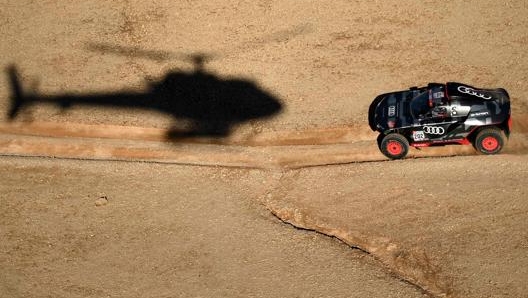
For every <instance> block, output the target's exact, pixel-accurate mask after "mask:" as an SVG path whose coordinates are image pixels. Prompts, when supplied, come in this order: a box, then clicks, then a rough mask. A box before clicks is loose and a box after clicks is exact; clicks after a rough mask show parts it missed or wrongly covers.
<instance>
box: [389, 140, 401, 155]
mask: <svg viewBox="0 0 528 298" xmlns="http://www.w3.org/2000/svg"><path fill="white" fill-rule="evenodd" d="M387 151H388V152H389V153H390V154H391V155H399V154H401V153H402V151H403V146H402V144H401V143H400V142H398V141H389V142H388V143H387Z"/></svg>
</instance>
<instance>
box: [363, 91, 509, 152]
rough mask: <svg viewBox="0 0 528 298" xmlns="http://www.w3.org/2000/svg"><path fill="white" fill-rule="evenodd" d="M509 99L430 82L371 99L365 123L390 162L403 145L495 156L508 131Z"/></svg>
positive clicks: (505, 95)
mask: <svg viewBox="0 0 528 298" xmlns="http://www.w3.org/2000/svg"><path fill="white" fill-rule="evenodd" d="M511 124H512V121H511V109H510V98H509V95H508V92H507V91H506V90H505V89H502V88H499V89H481V88H475V87H471V86H469V85H466V84H461V83H454V82H448V83H446V84H440V83H430V84H428V85H427V86H425V87H412V88H410V89H408V90H403V91H397V92H390V93H385V94H381V95H379V96H377V97H376V98H375V99H374V101H373V102H372V104H371V105H370V108H369V125H370V128H371V129H372V130H373V131H378V132H379V133H380V134H379V136H378V147H379V149H380V151H381V152H382V153H383V154H384V155H385V156H387V157H388V158H390V159H400V158H403V157H405V156H406V155H407V153H408V151H409V147H410V146H412V147H415V148H421V147H429V146H438V145H450V144H459V145H469V144H473V146H474V147H475V149H476V150H477V151H479V152H481V153H483V154H496V153H499V152H500V151H501V150H502V148H503V146H504V143H505V139H506V138H508V137H509V135H510V132H511Z"/></svg>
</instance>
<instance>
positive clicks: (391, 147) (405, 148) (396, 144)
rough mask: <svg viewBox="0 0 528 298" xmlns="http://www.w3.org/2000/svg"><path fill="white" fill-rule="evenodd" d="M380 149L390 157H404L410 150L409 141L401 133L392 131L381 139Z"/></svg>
mask: <svg viewBox="0 0 528 298" xmlns="http://www.w3.org/2000/svg"><path fill="white" fill-rule="evenodd" d="M380 151H381V153H383V155H385V156H387V157H388V158H390V159H400V158H404V157H405V156H406V155H407V153H408V152H409V141H407V139H406V138H405V137H404V136H402V135H401V134H397V133H391V134H389V135H386V136H385V137H384V138H383V139H382V140H381V143H380Z"/></svg>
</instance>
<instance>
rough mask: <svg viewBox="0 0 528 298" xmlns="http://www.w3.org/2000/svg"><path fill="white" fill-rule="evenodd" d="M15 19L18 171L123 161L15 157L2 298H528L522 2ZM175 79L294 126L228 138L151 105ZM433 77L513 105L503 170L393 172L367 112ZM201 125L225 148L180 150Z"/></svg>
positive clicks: (269, 6) (440, 161)
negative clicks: (225, 94) (503, 97)
mask: <svg viewBox="0 0 528 298" xmlns="http://www.w3.org/2000/svg"><path fill="white" fill-rule="evenodd" d="M2 7H3V8H5V9H3V10H2V11H0V17H1V18H0V26H1V28H2V33H3V34H2V37H1V38H2V40H1V41H2V42H1V43H0V54H1V57H0V59H1V60H0V61H1V63H2V66H4V67H8V66H11V67H13V66H14V67H15V68H16V69H17V70H18V71H19V73H20V77H19V78H18V79H19V80H20V81H19V83H20V84H21V85H20V87H21V89H20V90H19V91H20V92H22V93H23V95H25V96H26V97H27V98H34V99H35V101H34V102H32V103H30V104H27V103H26V105H24V106H23V107H22V108H21V109H20V111H19V113H18V114H17V115H16V117H15V119H11V120H10V121H8V117H7V116H6V115H8V112H9V111H10V109H11V105H12V102H11V101H10V99H12V98H13V94H14V93H16V92H15V91H17V90H16V88H14V87H16V86H14V84H13V80H11V81H10V80H5V81H4V83H2V84H0V110H1V111H5V112H6V113H1V116H0V120H1V121H2V122H3V123H2V124H1V125H0V150H1V153H2V154H7V155H29V156H43V155H45V156H56V157H71V158H80V159H86V158H88V159H102V160H107V161H91V162H90V161H79V160H77V161H74V160H65V159H60V158H59V159H46V158H45V159H33V158H29V159H27V158H13V157H1V158H2V161H3V162H2V165H1V169H0V170H1V171H2V176H3V177H4V179H3V181H5V183H3V184H1V186H0V192H1V193H2V196H1V201H0V203H1V204H2V207H1V208H0V214H1V216H2V217H1V222H0V227H1V229H0V237H1V239H2V240H5V241H2V246H1V249H2V250H1V252H2V254H1V256H2V258H1V259H0V264H1V265H2V266H1V267H2V269H1V270H0V279H1V280H4V281H6V282H5V283H2V284H1V285H0V296H6V297H13V296H14V297H17V296H19V297H27V296H33V297H39V296H46V295H48V296H56V297H61V296H62V297H100V296H105V295H106V296H111V297H130V296H136V297H141V296H154V297H173V296H180V297H188V296H229V297H232V296H239V297H247V296H260V297H267V296H272V295H273V296H286V297H293V296H302V297H314V296H328V297H350V296H353V297H365V296H369V297H419V296H421V295H422V294H421V292H420V291H419V290H418V289H419V288H421V289H423V290H425V291H426V292H427V293H429V294H431V295H437V296H443V295H448V296H452V297H524V296H526V294H525V293H526V292H527V290H528V289H527V288H526V285H525V278H524V276H526V274H527V272H525V271H526V269H525V268H527V265H528V264H526V261H527V259H526V251H527V246H526V241H527V239H528V236H527V234H526V231H527V227H526V223H527V222H528V221H527V214H528V207H527V205H526V197H527V189H526V186H525V184H526V183H525V182H526V181H527V179H528V177H527V170H526V169H527V159H526V156H527V155H526V153H527V148H528V145H527V138H526V132H527V131H528V129H527V128H528V121H527V120H526V119H527V118H526V115H527V114H528V101H527V98H528V89H527V88H526V84H525V82H526V81H528V76H527V74H528V58H527V56H526V47H527V46H528V29H527V28H528V19H527V18H526V15H527V14H528V6H527V4H526V3H525V2H524V1H506V2H496V1H488V0H486V1H477V0H470V1H464V2H460V3H458V2H456V3H445V1H440V0H432V1H413V0H404V1H398V2H397V3H396V2H394V3H391V2H386V1H385V2H381V1H374V2H368V3H366V2H365V3H361V2H354V1H336V2H332V3H319V2H317V3H316V2H313V3H311V2H310V3H300V2H298V1H273V0H272V1H248V2H245V1H222V2H219V3H216V2H210V1H194V2H190V1H182V2H178V3H173V2H170V1H163V0H160V1H153V2H149V3H145V2H142V1H126V0H124V1H112V2H108V3H105V2H101V1H86V2H83V3H59V2H38V3H34V2H32V1H16V2H11V3H3V4H2ZM5 77H6V78H9V72H7V71H6V76H5ZM174 78H177V79H178V78H179V79H182V78H183V79H185V80H187V79H191V81H192V80H194V81H199V83H200V82H201V83H203V82H212V83H214V84H213V86H217V87H220V88H216V87H214V88H212V87H211V88H209V90H208V92H209V94H217V93H219V92H218V91H219V90H224V89H222V88H228V89H229V90H231V91H233V90H232V89H233V86H238V87H237V88H239V89H243V90H234V91H233V94H237V92H239V91H244V92H248V91H249V92H250V93H251V94H257V95H260V96H261V98H264V99H266V100H268V101H270V100H276V101H278V102H280V104H281V110H280V112H279V113H276V114H273V115H266V117H256V116H255V115H257V114H258V113H252V114H247V115H242V117H239V118H236V119H223V120H222V121H219V122H217V121H216V119H214V117H207V118H203V117H201V115H199V113H197V108H196V106H193V104H192V103H191V102H188V101H185V100H187V99H184V98H183V97H178V98H177V100H182V101H181V102H178V103H177V104H175V106H177V107H178V109H171V108H165V109H159V108H158V107H157V106H152V105H150V106H149V105H145V104H144V101H145V100H146V101H147V102H148V100H151V99H152V100H154V99H156V98H158V99H159V98H162V99H163V98H166V97H167V95H173V94H172V93H168V92H167V91H163V90H166V89H168V90H172V89H171V88H173V87H174V85H175V84H172V83H171V82H174V80H175V79H174ZM176 81H177V80H176ZM430 81H439V82H443V81H462V82H466V83H469V84H472V85H475V86H482V87H504V88H506V89H507V90H508V91H509V93H510V95H511V98H512V113H513V116H514V121H515V123H514V129H515V131H514V134H513V135H512V139H511V140H510V142H509V144H508V145H507V147H506V150H505V152H504V154H502V155H498V156H492V157H485V156H479V155H474V153H473V151H472V149H471V148H469V147H456V146H455V147H446V148H428V149H425V150H423V151H416V150H415V151H413V152H412V154H411V157H412V156H415V157H421V156H453V155H464V156H458V157H449V158H420V159H408V160H405V161H398V162H386V161H384V160H385V159H384V158H383V157H382V155H381V154H380V153H379V152H378V150H377V148H376V146H375V138H376V135H375V134H373V133H372V132H370V131H369V130H368V127H367V126H366V111H367V108H368V105H369V103H370V101H371V100H372V99H373V98H374V96H375V95H377V94H379V93H381V92H386V91H391V90H398V89H403V88H407V87H409V86H413V85H421V84H425V83H427V82H430ZM185 82H190V81H185ZM193 84H194V83H193ZM176 85H177V84H176ZM152 86H154V87H152ZM155 86H158V87H155ZM241 86H242V87H243V88H241ZM235 89H236V88H235ZM160 90H161V91H160ZM244 92H239V93H244ZM129 97H130V98H136V99H138V100H137V101H136V102H132V103H128V102H127V101H126V99H127V98H129ZM190 97H192V98H200V96H199V94H192V93H191V94H190ZM123 99H125V102H124V103H123V102H118V100H123ZM105 100H106V101H107V102H105ZM109 102H111V103H112V104H109ZM210 104H211V105H215V104H217V103H215V102H210ZM226 104H227V103H226ZM169 107H172V106H169ZM199 107H200V108H203V107H204V106H203V105H202V106H199ZM241 107H242V105H241V106H240V109H241V110H243V109H242V108H241ZM205 108H207V105H206V106H205ZM247 108H252V107H251V106H247ZM224 116H225V115H224ZM244 116H245V118H244ZM186 117H187V118H186ZM252 117H253V118H252ZM189 119H190V120H189ZM193 126H196V127H199V128H201V129H203V128H204V127H205V128H206V129H210V127H211V126H213V129H217V130H218V131H222V132H224V131H225V132H227V135H226V136H223V137H217V138H203V137H202V138H187V137H181V136H185V135H186V129H188V128H189V127H191V128H193ZM168 131H176V132H182V131H183V133H182V134H180V136H179V137H178V138H176V139H172V140H171V142H165V140H166V137H167V135H168V133H167V132H168ZM109 159H110V160H112V159H125V160H139V161H155V162H161V163H168V164H150V163H136V162H134V163H120V162H115V161H108V160H109ZM358 161H370V162H368V163H357V162H358ZM170 163H180V164H187V165H208V166H214V167H205V168H204V167H200V166H198V167H189V166H181V165H180V166H177V165H171V164H170ZM343 163H344V164H346V165H333V164H343ZM331 165H333V166H331ZM221 166H227V167H228V168H222V167H221ZM307 166H308V167H310V168H304V167H307ZM314 166H317V167H314ZM241 168H242V169H241ZM424 179H426V181H427V183H424V182H423V181H424ZM103 195H105V196H108V197H109V201H108V204H107V205H105V206H100V207H95V201H96V200H97V198H99V197H100V196H103ZM266 208H267V209H268V211H265V209H266ZM270 211H271V213H274V214H276V215H277V216H279V217H280V218H281V219H283V220H285V221H287V222H290V223H292V224H293V225H296V226H299V227H302V228H305V229H313V230H318V231H320V232H322V233H325V234H329V235H332V236H336V237H338V238H340V239H341V240H342V241H344V242H345V243H347V244H348V245H349V246H352V247H358V248H360V249H361V250H363V251H365V252H368V253H370V256H365V254H363V253H361V252H358V251H356V250H351V249H350V248H349V247H348V246H345V245H342V244H340V243H339V242H338V241H333V240H329V239H327V238H325V237H320V236H318V235H317V234H314V233H310V232H306V231H303V230H295V229H291V228H288V226H285V225H283V224H280V223H279V222H277V221H276V220H275V219H274V218H273V217H272V216H270V215H269V214H270ZM372 257H373V258H372ZM380 265H381V266H380ZM389 272H392V273H393V275H391V274H389ZM400 279H404V280H406V281H408V282H410V283H412V284H414V285H416V286H417V287H414V286H411V285H410V284H408V283H405V282H401V281H400Z"/></svg>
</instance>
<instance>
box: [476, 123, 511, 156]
mask: <svg viewBox="0 0 528 298" xmlns="http://www.w3.org/2000/svg"><path fill="white" fill-rule="evenodd" d="M473 147H475V149H476V150H477V151H478V152H480V153H482V154H497V153H499V152H500V151H501V150H502V147H504V137H503V135H502V132H501V130H500V129H498V128H486V129H483V130H481V131H480V132H479V133H478V134H477V136H476V137H475V140H474V141H473Z"/></svg>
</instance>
